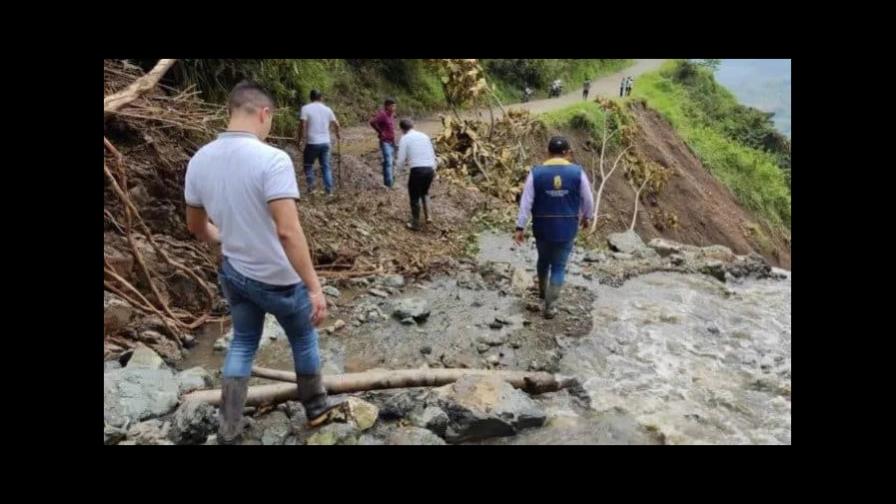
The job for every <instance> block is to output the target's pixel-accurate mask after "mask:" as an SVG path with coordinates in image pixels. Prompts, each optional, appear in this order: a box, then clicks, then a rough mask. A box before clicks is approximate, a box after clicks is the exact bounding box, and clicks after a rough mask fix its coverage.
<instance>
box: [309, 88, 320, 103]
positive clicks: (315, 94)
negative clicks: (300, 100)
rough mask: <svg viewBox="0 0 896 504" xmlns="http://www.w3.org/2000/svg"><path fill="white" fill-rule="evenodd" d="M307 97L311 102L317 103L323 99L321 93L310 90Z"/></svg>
mask: <svg viewBox="0 0 896 504" xmlns="http://www.w3.org/2000/svg"><path fill="white" fill-rule="evenodd" d="M308 97H309V98H311V101H317V100H320V99H321V98H323V97H324V95H323V93H321V92H320V91H318V90H317V89H312V90H311V92H310V93H308Z"/></svg>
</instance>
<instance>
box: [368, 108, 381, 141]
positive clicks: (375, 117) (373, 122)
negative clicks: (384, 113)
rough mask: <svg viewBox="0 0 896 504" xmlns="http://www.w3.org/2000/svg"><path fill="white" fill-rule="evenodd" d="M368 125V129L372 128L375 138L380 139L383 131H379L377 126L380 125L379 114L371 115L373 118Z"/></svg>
mask: <svg viewBox="0 0 896 504" xmlns="http://www.w3.org/2000/svg"><path fill="white" fill-rule="evenodd" d="M368 124H370V127H371V128H373V130H374V131H376V134H377V136H378V137H380V138H382V136H383V131H382V130H381V129H380V126H379V124H380V114H379V112H377V113H376V114H374V115H373V118H372V119H371V120H370V122H369V123H368Z"/></svg>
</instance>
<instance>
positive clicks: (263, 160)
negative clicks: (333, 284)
mask: <svg viewBox="0 0 896 504" xmlns="http://www.w3.org/2000/svg"><path fill="white" fill-rule="evenodd" d="M298 197H299V186H298V184H297V183H296V174H295V170H294V168H293V165H292V160H290V158H289V155H287V154H286V153H285V152H283V151H282V150H280V149H277V148H274V147H271V146H270V145H268V144H266V143H264V142H262V141H260V140H259V139H258V137H256V136H255V135H253V134H252V133H247V132H224V133H221V134H220V135H218V138H217V140H214V141H213V142H211V143H209V144H206V145H205V146H204V147H202V148H201V149H199V151H197V152H196V154H195V155H193V157H192V158H191V159H190V163H189V164H188V165H187V175H186V187H185V188H184V198H185V199H186V202H187V205H189V206H192V207H201V208H204V209H205V211H206V213H208V215H209V217H210V218H211V220H212V222H213V223H214V224H215V225H216V226H218V229H219V230H220V231H221V249H222V252H223V254H224V257H226V258H227V259H228V260H229V261H230V264H231V265H232V266H233V267H234V268H235V269H236V270H237V271H238V272H240V273H241V274H243V275H245V276H247V277H249V278H251V279H253V280H257V281H259V282H264V283H266V284H271V285H293V284H297V283H300V282H301V278H300V277H299V275H298V274H297V273H296V272H295V270H294V269H293V267H292V265H291V264H290V263H289V259H288V258H287V257H286V252H284V251H283V245H281V244H280V239H279V238H278V236H277V229H276V226H275V224H274V219H273V218H272V217H271V212H270V210H269V209H268V202H270V201H272V200H276V199H282V198H292V199H298Z"/></svg>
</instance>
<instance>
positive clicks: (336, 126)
mask: <svg viewBox="0 0 896 504" xmlns="http://www.w3.org/2000/svg"><path fill="white" fill-rule="evenodd" d="M330 126H331V127H332V128H333V131H334V132H335V133H336V138H341V137H340V136H339V128H340V125H339V121H337V120H336V114H334V113H333V111H332V110H331V111H330Z"/></svg>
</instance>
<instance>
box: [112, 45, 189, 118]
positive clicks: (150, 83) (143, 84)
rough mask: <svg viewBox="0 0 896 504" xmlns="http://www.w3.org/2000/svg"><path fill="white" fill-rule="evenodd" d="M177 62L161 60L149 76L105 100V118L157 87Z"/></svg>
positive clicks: (141, 78)
mask: <svg viewBox="0 0 896 504" xmlns="http://www.w3.org/2000/svg"><path fill="white" fill-rule="evenodd" d="M176 61H177V60H176V59H162V60H159V62H158V63H156V66H155V67H153V69H152V70H150V71H149V73H148V74H146V75H144V76H143V77H140V78H139V79H137V80H136V81H134V82H133V83H132V84H131V85H130V86H128V87H127V88H125V89H124V90H122V91H119V92H117V93H115V94H112V95H109V96H107V97H105V98H103V116H104V117H106V118H107V117H109V115H110V114H112V113H114V112H117V111H118V110H119V109H120V108H122V107H124V106H125V105H127V104H129V103H131V102H132V101H134V100H136V99H137V98H139V97H140V96H141V95H143V94H145V93H146V92H147V91H149V90H150V89H152V88H153V87H155V85H156V83H158V82H159V79H161V78H162V76H163V75H165V72H167V71H168V69H169V68H171V66H172V65H174V63H175V62H176Z"/></svg>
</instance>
